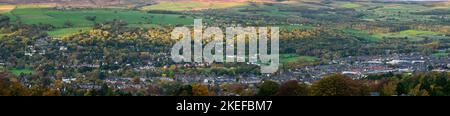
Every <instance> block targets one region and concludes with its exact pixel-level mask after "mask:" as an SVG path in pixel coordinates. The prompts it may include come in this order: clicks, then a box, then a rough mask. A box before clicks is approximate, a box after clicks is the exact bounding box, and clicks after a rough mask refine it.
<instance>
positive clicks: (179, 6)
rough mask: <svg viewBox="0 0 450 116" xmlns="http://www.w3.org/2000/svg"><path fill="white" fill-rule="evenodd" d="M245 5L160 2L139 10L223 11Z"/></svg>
mask: <svg viewBox="0 0 450 116" xmlns="http://www.w3.org/2000/svg"><path fill="white" fill-rule="evenodd" d="M245 5H247V3H240V2H192V1H185V2H160V3H158V4H156V5H150V6H145V7H143V8H141V10H144V11H149V10H168V11H190V10H203V9H223V8H230V7H237V6H245Z"/></svg>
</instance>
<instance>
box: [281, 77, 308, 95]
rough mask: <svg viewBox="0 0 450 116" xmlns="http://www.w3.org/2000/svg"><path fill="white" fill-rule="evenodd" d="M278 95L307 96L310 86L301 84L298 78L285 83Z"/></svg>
mask: <svg viewBox="0 0 450 116" xmlns="http://www.w3.org/2000/svg"><path fill="white" fill-rule="evenodd" d="M277 95H278V96H307V95H308V86H307V85H305V84H299V83H298V81H296V80H291V81H287V82H285V83H283V84H282V85H281V87H280V90H278V93H277Z"/></svg>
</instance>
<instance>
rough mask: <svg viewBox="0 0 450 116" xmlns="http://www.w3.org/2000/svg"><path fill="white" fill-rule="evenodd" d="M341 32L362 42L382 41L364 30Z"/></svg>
mask: <svg viewBox="0 0 450 116" xmlns="http://www.w3.org/2000/svg"><path fill="white" fill-rule="evenodd" d="M343 32H344V33H347V34H351V35H353V36H354V37H358V38H362V39H364V40H367V41H372V42H376V41H379V40H381V39H382V37H380V36H376V35H373V34H370V33H369V32H368V31H366V30H354V29H344V30H343Z"/></svg>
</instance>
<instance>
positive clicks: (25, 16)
mask: <svg viewBox="0 0 450 116" xmlns="http://www.w3.org/2000/svg"><path fill="white" fill-rule="evenodd" d="M1 14H4V15H7V16H9V17H10V18H11V20H12V21H13V22H14V21H15V20H20V21H21V22H22V23H25V24H39V23H42V24H51V25H53V26H55V27H56V28H57V29H55V30H53V31H50V32H48V33H49V35H50V36H52V37H58V38H60V37H65V36H70V35H73V34H75V33H77V32H79V31H80V30H82V31H85V30H87V29H89V28H91V27H92V26H93V24H94V23H95V22H105V21H112V20H114V19H120V20H123V21H126V22H127V23H128V25H129V26H130V27H151V26H156V25H159V24H162V25H167V24H170V25H178V24H182V25H190V24H192V23H193V22H194V18H193V17H190V16H186V17H182V15H177V14H150V13H146V12H143V11H135V10H127V9H120V8H109V9H64V10H57V9H55V8H54V7H53V6H51V5H19V6H16V8H15V9H13V10H10V11H9V12H3V13H1ZM13 14H14V15H13ZM87 16H96V17H97V18H96V20H95V22H94V21H90V20H87V19H86V17H87ZM68 22H69V23H71V24H72V25H73V27H70V28H66V27H65V24H66V23H68Z"/></svg>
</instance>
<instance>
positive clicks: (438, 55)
mask: <svg viewBox="0 0 450 116" xmlns="http://www.w3.org/2000/svg"><path fill="white" fill-rule="evenodd" d="M449 55H450V53H447V52H438V53H434V54H433V56H435V57H448V56H449Z"/></svg>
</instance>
